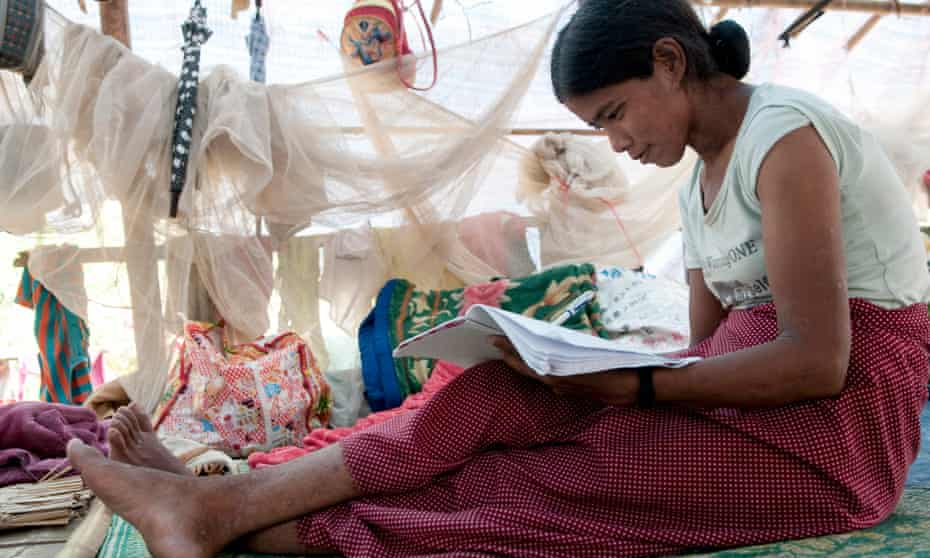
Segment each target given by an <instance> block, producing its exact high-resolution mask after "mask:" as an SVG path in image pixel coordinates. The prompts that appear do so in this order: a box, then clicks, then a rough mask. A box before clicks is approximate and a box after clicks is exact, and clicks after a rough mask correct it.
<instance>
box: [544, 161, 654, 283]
mask: <svg viewBox="0 0 930 558" xmlns="http://www.w3.org/2000/svg"><path fill="white" fill-rule="evenodd" d="M555 179H556V180H557V181H558V183H559V192H561V193H562V203H564V204H565V205H568V191H569V190H570V189H571V186H569V184H568V182H566V181H565V179H564V178H562V177H561V176H556V177H555ZM597 199H598V201H601V202H603V203H605V204H606V205H607V207H609V208H610V212H611V213H613V214H614V219H616V220H617V225H619V226H620V231H621V232H623V236H624V238H626V242H627V244H629V245H630V248H631V249H632V250H633V255H635V256H636V261H637V262H638V263H639V267H640V268H644V267H645V263H644V262H643V256H642V255H641V254H640V253H639V250H637V249H636V244H635V243H634V242H633V239H632V238H630V235H629V233H627V232H626V227H625V226H624V225H623V220H622V219H620V214H619V213H617V208H616V207H614V204H612V203H610V201H609V200H607V199H606V198H602V197H599V198H597Z"/></svg>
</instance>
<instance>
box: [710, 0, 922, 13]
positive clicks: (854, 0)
mask: <svg viewBox="0 0 930 558" xmlns="http://www.w3.org/2000/svg"><path fill="white" fill-rule="evenodd" d="M695 4H697V5H699V6H708V7H711V6H715V7H718V8H793V9H798V10H803V9H809V8H813V7H814V6H815V5H816V4H817V2H816V0H698V1H696V2H695ZM823 10H824V11H835V12H860V13H868V14H884V15H910V16H928V15H930V4H927V3H923V4H915V3H913V2H890V1H874V2H873V1H870V0H836V1H834V2H831V3H830V4H828V5H827V6H825V7H824V8H823Z"/></svg>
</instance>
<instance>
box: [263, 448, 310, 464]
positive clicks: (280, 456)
mask: <svg viewBox="0 0 930 558" xmlns="http://www.w3.org/2000/svg"><path fill="white" fill-rule="evenodd" d="M308 453H310V450H307V449H304V448H298V447H294V446H287V447H283V448H275V449H273V450H271V451H269V452H260V451H259V452H255V453H253V454H251V455H249V460H248V461H249V469H264V468H265V467H272V466H274V465H280V464H282V463H286V462H288V461H291V460H293V459H297V458H298V457H303V456H304V455H307V454H308Z"/></svg>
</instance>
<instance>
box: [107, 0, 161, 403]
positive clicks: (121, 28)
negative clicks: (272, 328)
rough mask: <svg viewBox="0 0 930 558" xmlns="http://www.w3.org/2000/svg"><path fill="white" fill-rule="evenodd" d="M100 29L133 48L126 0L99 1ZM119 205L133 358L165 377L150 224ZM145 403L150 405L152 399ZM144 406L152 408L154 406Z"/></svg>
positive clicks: (125, 205)
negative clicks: (127, 254)
mask: <svg viewBox="0 0 930 558" xmlns="http://www.w3.org/2000/svg"><path fill="white" fill-rule="evenodd" d="M100 30H101V31H102V32H103V34H104V35H108V36H110V37H113V38H114V39H116V40H118V41H119V42H121V43H123V44H124V45H126V48H128V49H130V50H131V49H132V35H131V33H130V25H129V0H106V1H103V2H100ZM167 187H168V185H167V184H165V188H167ZM121 205H122V214H123V231H124V237H125V239H126V243H127V245H128V244H130V243H131V244H132V245H133V246H134V257H133V258H129V259H127V260H126V274H127V275H128V276H129V297H130V304H131V306H132V321H133V338H134V340H135V345H136V358H137V361H138V363H139V366H140V368H141V367H142V366H143V365H144V366H145V367H146V368H148V369H151V370H163V371H164V373H165V377H167V373H168V359H167V357H166V355H165V345H164V343H163V342H162V338H163V337H164V331H163V326H162V320H161V307H162V301H161V288H160V285H159V279H158V258H157V251H158V250H157V247H156V246H155V233H154V230H153V228H152V227H153V224H152V223H142V222H139V220H138V219H137V217H138V216H137V215H136V211H135V207H133V205H134V204H131V203H126V200H122V201H121ZM153 313H154V315H155V316H157V320H156V321H155V322H154V323H153V322H152V321H151V320H152V319H153ZM148 403H150V404H152V405H153V404H154V401H152V402H148ZM147 406H149V405H147ZM145 410H146V411H149V412H151V411H153V410H154V409H145Z"/></svg>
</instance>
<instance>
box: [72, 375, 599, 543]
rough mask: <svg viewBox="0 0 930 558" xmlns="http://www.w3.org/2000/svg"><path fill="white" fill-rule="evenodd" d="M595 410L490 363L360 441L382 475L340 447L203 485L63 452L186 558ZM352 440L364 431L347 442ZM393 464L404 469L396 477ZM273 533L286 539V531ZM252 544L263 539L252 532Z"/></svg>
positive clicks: (524, 443)
mask: <svg viewBox="0 0 930 558" xmlns="http://www.w3.org/2000/svg"><path fill="white" fill-rule="evenodd" d="M600 408H602V406H601V405H599V404H595V403H591V402H589V401H582V400H571V399H565V398H561V397H556V396H555V395H553V394H552V393H551V391H549V390H548V389H546V388H545V387H544V386H542V384H539V383H538V382H534V381H532V380H529V379H526V378H523V377H522V376H519V375H517V374H515V373H513V372H512V371H510V370H508V369H507V368H506V367H505V366H503V365H502V364H501V363H491V364H489V365H485V366H481V367H477V368H474V369H471V370H469V371H466V372H465V373H464V374H463V375H462V376H460V377H458V378H456V379H455V380H454V381H453V382H452V383H450V384H449V385H448V386H446V388H445V389H443V390H441V391H440V392H439V393H437V394H436V396H435V397H434V398H433V399H432V400H431V401H430V402H429V403H427V404H426V406H425V407H424V408H423V409H420V410H419V411H417V412H414V413H410V414H407V415H402V416H400V417H398V418H397V419H394V420H392V421H389V423H385V425H382V427H383V428H388V429H389V430H396V431H398V432H401V431H402V432H404V435H403V436H400V437H398V438H397V439H395V440H394V441H393V442H392V441H391V440H389V439H385V438H383V437H378V436H376V437H375V438H374V440H381V443H378V442H373V441H372V440H371V439H369V440H368V441H367V442H365V443H363V444H362V445H364V446H366V447H367V448H370V451H373V452H375V453H377V454H378V456H380V457H381V458H384V459H388V460H391V461H392V462H393V463H394V465H395V467H392V468H391V469H390V470H391V472H390V473H387V472H386V471H385V474H382V472H381V471H379V470H365V471H351V474H350V471H349V469H348V468H347V466H346V463H345V460H344V457H343V449H342V445H334V446H330V447H328V448H324V449H323V450H320V451H319V452H314V453H311V454H309V455H307V456H304V457H302V458H300V459H297V460H295V461H292V462H289V463H285V464H282V465H279V466H277V467H272V468H268V469H261V470H258V471H254V472H252V473H249V474H247V475H234V476H228V477H215V478H205V479H198V478H196V477H182V476H178V475H172V474H168V473H165V472H163V471H156V470H153V469H148V468H144V467H132V466H129V465H126V464H123V463H116V462H113V461H111V460H107V459H106V458H104V457H103V456H102V455H100V454H99V453H97V452H95V451H93V450H91V449H90V448H87V447H86V446H84V445H83V444H77V443H73V445H70V446H69V458H70V459H71V460H72V463H73V464H74V465H75V466H76V467H77V468H78V469H79V470H81V471H82V473H83V475H84V478H85V480H86V481H87V483H88V485H89V486H90V488H91V489H92V490H94V492H95V494H96V495H97V496H98V497H100V498H101V499H102V500H103V501H104V502H105V503H106V504H107V505H108V506H110V508H111V509H113V510H114V511H115V512H116V513H117V514H119V515H120V516H122V517H124V518H125V519H126V520H127V521H129V522H130V523H132V524H133V525H135V526H136V527H137V528H138V529H139V531H140V532H141V533H142V536H143V538H144V539H145V540H146V542H147V543H149V544H150V547H149V548H150V550H151V551H152V553H153V554H154V555H155V556H156V557H158V556H171V557H179V558H186V557H191V558H194V557H200V556H212V555H213V554H215V553H216V552H217V551H219V550H220V549H222V548H223V547H224V546H226V545H228V544H229V543H231V542H233V541H234V540H237V539H239V538H241V537H243V536H245V535H247V534H250V533H255V532H258V531H261V530H264V529H269V528H272V527H274V528H275V529H278V528H277V527H276V526H279V525H281V524H282V523H285V524H286V522H288V521H290V520H293V519H296V518H298V517H301V516H304V515H306V514H311V513H312V512H314V511H318V510H321V509H323V508H327V507H329V506H332V505H334V504H337V503H340V502H344V501H346V500H350V499H352V498H355V497H356V496H360V495H362V491H361V490H360V482H359V479H361V481H362V482H364V483H366V484H367V486H368V487H370V488H371V489H373V490H374V491H375V492H379V493H384V492H404V491H407V490H411V489H415V488H419V487H422V486H423V485H425V484H428V483H429V482H430V481H431V480H432V479H433V478H434V477H436V476H438V475H442V474H444V473H447V472H449V471H452V470H455V469H457V468H459V467H461V466H462V465H463V464H464V463H467V462H468V461H470V460H471V459H472V458H473V457H474V456H475V455H478V454H479V453H481V452H482V451H486V450H489V449H497V448H504V447H515V448H520V447H522V448H528V447H532V446H536V445H539V444H545V443H546V442H548V441H549V440H552V439H555V438H559V437H563V436H566V435H567V434H568V433H569V432H571V431H575V430H577V429H579V428H583V427H582V426H580V425H579V424H578V421H577V419H578V417H581V416H584V415H585V414H589V413H591V412H592V411H595V410H597V409H600ZM502 418H504V420H502ZM359 435H364V432H361V433H359V434H357V435H356V436H353V437H350V438H349V440H351V439H352V438H355V437H357V436H359ZM450 437H453V438H454V439H455V441H456V443H455V444H454V445H452V446H450V445H442V446H441V447H442V449H440V446H437V444H436V440H437V439H449V438H450ZM357 445H358V444H357ZM450 450H452V451H450ZM401 463H406V464H407V465H406V466H403V467H400V469H403V470H405V473H404V474H401V475H398V474H397V473H396V471H397V470H398V467H396V466H397V465H399V464H401ZM356 477H357V478H356ZM362 486H364V484H363V485H362ZM139 487H152V488H153V489H151V490H141V489H140V488H139ZM369 492H371V490H369ZM179 526H180V527H183V528H179ZM275 533H277V534H282V533H288V534H290V533H294V532H293V531H291V530H290V528H289V527H288V526H286V525H285V526H283V527H280V530H277V531H275ZM289 536H290V535H289ZM296 539H297V537H296V533H294V540H295V541H296ZM256 540H257V541H259V542H260V541H263V540H269V539H268V538H266V537H263V536H261V535H260V538H258V539H256ZM276 540H277V539H276ZM266 552H268V550H266Z"/></svg>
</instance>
